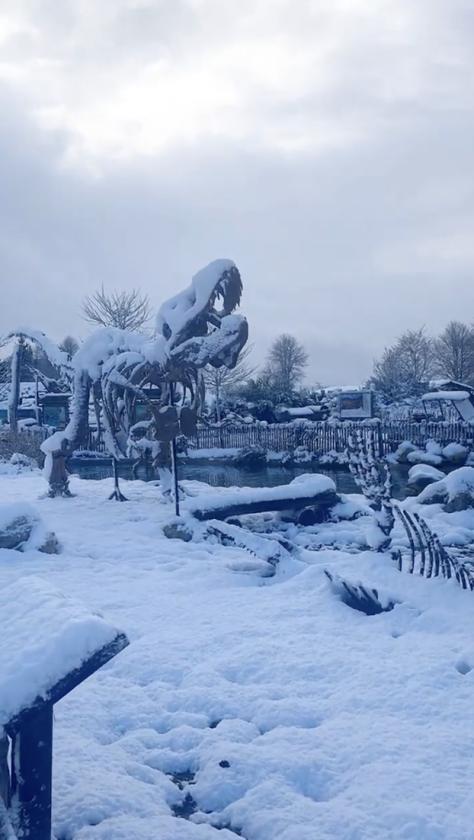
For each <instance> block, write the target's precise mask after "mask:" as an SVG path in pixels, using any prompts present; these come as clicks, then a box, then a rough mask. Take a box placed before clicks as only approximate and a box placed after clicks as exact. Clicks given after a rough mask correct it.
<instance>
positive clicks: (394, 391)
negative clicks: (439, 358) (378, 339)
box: [371, 327, 434, 400]
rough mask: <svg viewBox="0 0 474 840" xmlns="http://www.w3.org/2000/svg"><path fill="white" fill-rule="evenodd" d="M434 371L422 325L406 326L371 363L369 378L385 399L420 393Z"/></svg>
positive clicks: (432, 355) (428, 344) (431, 353)
mask: <svg viewBox="0 0 474 840" xmlns="http://www.w3.org/2000/svg"><path fill="white" fill-rule="evenodd" d="M433 371H434V354H433V341H432V339H431V338H429V336H427V335H426V334H425V330H424V327H421V328H420V329H419V330H407V331H406V332H404V333H403V334H402V335H401V336H400V338H399V339H398V340H397V341H396V342H395V344H393V345H392V346H391V347H386V348H385V350H384V352H383V355H382V358H381V359H379V360H378V361H376V362H375V363H374V371H373V375H372V379H371V382H372V383H373V384H374V385H375V387H376V388H377V390H379V391H381V393H382V394H384V396H385V397H386V398H387V399H389V400H399V399H403V398H404V397H410V396H418V395H419V394H421V393H423V390H424V389H425V388H426V386H427V383H428V382H429V379H430V377H431V376H432V374H433Z"/></svg>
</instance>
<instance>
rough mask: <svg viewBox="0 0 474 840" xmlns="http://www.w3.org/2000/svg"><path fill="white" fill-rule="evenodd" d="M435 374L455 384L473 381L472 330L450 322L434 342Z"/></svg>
mask: <svg viewBox="0 0 474 840" xmlns="http://www.w3.org/2000/svg"><path fill="white" fill-rule="evenodd" d="M434 356H435V368H436V372H437V373H439V374H441V376H446V378H448V379H454V380H456V381H457V382H467V383H470V382H472V381H473V380H474V330H473V328H472V327H470V326H468V325H467V324H463V323H462V322H461V321H450V322H449V324H448V325H447V327H446V329H445V330H444V331H443V332H442V333H441V335H440V336H439V338H437V339H436V340H435V342H434Z"/></svg>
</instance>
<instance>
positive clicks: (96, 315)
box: [82, 286, 150, 330]
mask: <svg viewBox="0 0 474 840" xmlns="http://www.w3.org/2000/svg"><path fill="white" fill-rule="evenodd" d="M82 313H83V317H84V318H85V320H86V321H89V322H91V323H92V324H100V325H102V326H103V327H118V328H119V329H121V330H139V329H140V328H141V327H143V325H144V324H145V323H146V322H147V321H148V320H149V318H150V301H149V300H148V297H147V295H142V294H141V293H140V292H139V290H138V289H131V290H130V291H129V292H127V291H124V292H117V291H113V292H110V294H109V293H107V292H106V291H105V289H104V287H103V286H102V287H101V289H100V291H97V292H94V294H93V295H91V296H90V297H86V298H84V301H83V303H82Z"/></svg>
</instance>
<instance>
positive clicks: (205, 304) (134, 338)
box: [42, 260, 248, 495]
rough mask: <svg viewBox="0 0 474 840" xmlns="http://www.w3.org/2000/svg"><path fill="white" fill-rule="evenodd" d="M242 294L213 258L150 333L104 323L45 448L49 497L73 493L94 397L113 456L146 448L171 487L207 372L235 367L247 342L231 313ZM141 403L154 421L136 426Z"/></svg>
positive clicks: (77, 363) (77, 366)
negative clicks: (177, 442) (63, 419)
mask: <svg viewBox="0 0 474 840" xmlns="http://www.w3.org/2000/svg"><path fill="white" fill-rule="evenodd" d="M241 294H242V281H241V278H240V274H239V271H238V269H237V267H236V266H235V265H234V263H233V262H231V260H215V261H214V262H212V263H210V264H209V265H208V266H206V268H203V269H202V270H201V271H199V272H198V273H197V274H196V275H195V276H194V277H193V279H192V281H191V284H190V286H189V287H188V288H187V289H185V290H184V291H183V292H180V293H179V294H178V295H176V296H175V297H173V298H171V299H170V300H168V301H166V303H164V304H163V305H162V306H161V308H160V310H159V312H158V315H157V319H156V328H155V334H154V336H153V337H152V338H147V337H146V336H143V335H140V334H138V333H131V332H127V331H125V330H119V329H114V328H106V329H100V330H97V332H95V333H94V334H93V335H92V336H91V337H90V338H89V339H88V340H87V341H86V342H85V343H84V344H83V345H82V347H81V348H80V350H79V351H78V352H77V353H76V355H75V356H74V359H73V366H74V396H73V401H72V413H71V420H70V422H69V424H68V425H67V427H66V428H65V429H64V431H61V432H56V433H55V434H54V435H52V436H51V437H49V438H47V440H46V441H45V442H44V443H43V445H42V449H43V451H44V453H45V455H46V463H45V474H46V477H47V479H48V481H49V485H50V493H51V495H65V494H67V493H68V476H67V472H66V467H65V459H66V457H67V456H68V454H70V453H71V452H73V451H74V449H76V448H77V447H78V446H79V445H80V444H81V443H82V442H85V441H86V440H87V436H88V431H89V403H90V400H91V399H92V400H93V404H94V408H95V413H96V418H97V426H98V428H99V429H100V427H101V425H102V424H103V429H104V439H105V445H106V449H107V451H108V452H109V453H110V455H111V456H112V457H113V458H115V459H116V460H120V459H122V458H124V457H127V456H128V455H129V454H130V453H131V451H133V450H134V449H135V451H136V449H137V445H138V448H140V447H142V448H144V447H146V448H147V449H148V452H149V453H150V454H151V457H152V459H153V464H154V466H156V467H157V468H158V471H159V475H160V480H161V487H162V491H163V492H165V493H167V494H169V493H170V492H171V471H170V467H171V450H170V443H171V440H172V439H173V438H174V437H175V436H176V435H178V434H185V435H190V434H192V432H193V430H194V428H195V425H196V418H197V415H198V412H199V409H200V407H201V405H202V403H203V400H204V384H203V376H202V369H203V368H204V367H205V366H206V365H212V366H213V367H221V366H222V365H225V366H226V367H228V368H233V367H234V366H235V365H236V363H237V360H238V357H239V353H240V351H241V350H242V348H243V346H244V345H245V343H246V341H247V337H248V326H247V321H246V319H245V318H244V317H243V316H242V315H236V314H234V313H235V309H236V308H237V306H238V305H239V303H240V298H241ZM150 388H153V393H154V398H153V399H151V398H150ZM157 395H158V396H157ZM177 401H178V402H179V405H175V402H177ZM137 403H141V404H142V405H145V406H147V408H148V414H149V417H150V419H149V420H146V421H142V422H141V423H135V407H136V405H137Z"/></svg>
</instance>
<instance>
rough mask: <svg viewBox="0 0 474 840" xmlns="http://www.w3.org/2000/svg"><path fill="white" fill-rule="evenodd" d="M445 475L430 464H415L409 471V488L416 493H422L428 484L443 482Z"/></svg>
mask: <svg viewBox="0 0 474 840" xmlns="http://www.w3.org/2000/svg"><path fill="white" fill-rule="evenodd" d="M444 477H445V474H444V473H443V472H441V470H438V469H437V468H436V467H432V466H430V465H429V464H415V466H413V467H410V469H409V471H408V487H409V488H410V490H414V491H415V492H416V493H420V492H421V491H422V490H424V489H425V487H427V486H428V484H433V482H434V481H441V480H442V479H443V478H444Z"/></svg>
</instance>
